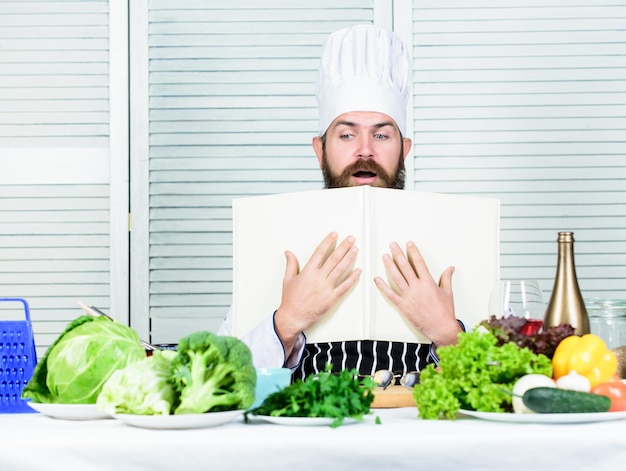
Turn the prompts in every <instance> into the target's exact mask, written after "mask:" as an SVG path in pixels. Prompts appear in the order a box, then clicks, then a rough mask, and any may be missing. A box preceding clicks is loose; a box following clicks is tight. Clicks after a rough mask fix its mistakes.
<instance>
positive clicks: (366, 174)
mask: <svg viewBox="0 0 626 471" xmlns="http://www.w3.org/2000/svg"><path fill="white" fill-rule="evenodd" d="M352 176H353V177H356V178H375V177H376V176H377V175H376V174H375V173H374V172H370V171H368V170H359V171H358V172H354V173H353V174H352Z"/></svg>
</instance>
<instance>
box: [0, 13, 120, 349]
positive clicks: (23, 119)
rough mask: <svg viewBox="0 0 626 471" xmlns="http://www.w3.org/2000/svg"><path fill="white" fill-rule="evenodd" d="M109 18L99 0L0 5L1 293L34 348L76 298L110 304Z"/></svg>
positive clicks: (61, 322) (64, 319)
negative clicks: (23, 311)
mask: <svg viewBox="0 0 626 471" xmlns="http://www.w3.org/2000/svg"><path fill="white" fill-rule="evenodd" d="M110 26H111V25H110V24H109V2H107V1H75V2H62V1H46V2H31V1H15V2H2V4H0V69H1V70H2V74H0V296H12V297H14V296H19V297H24V298H26V299H27V300H28V302H29V304H30V307H31V312H32V319H33V321H34V322H33V324H34V331H35V340H36V342H37V347H38V352H39V354H41V353H42V352H43V350H44V349H45V348H47V346H49V345H50V343H51V342H52V341H53V340H54V339H55V338H56V337H57V336H58V334H59V333H60V332H61V331H62V330H63V329H64V328H65V326H66V324H67V323H68V322H69V321H71V320H72V319H74V318H75V317H78V316H79V315H82V314H83V313H82V311H80V310H79V309H78V307H77V305H76V300H83V301H85V302H87V303H90V304H93V305H96V306H99V307H102V308H103V309H105V310H107V309H109V307H110V306H111V290H112V288H111V286H112V283H113V281H112V280H113V279H114V278H115V277H116V275H117V274H116V273H111V266H112V262H111V260H112V256H113V255H112V254H113V253H115V252H116V250H117V249H116V248H112V247H111V240H112V237H111V231H112V227H113V226H114V225H115V218H116V215H117V212H116V211H115V210H112V209H111V203H112V201H123V200H124V198H125V199H126V200H127V191H128V190H127V188H125V189H124V190H123V191H124V193H123V194H122V196H121V197H118V196H115V197H112V196H111V195H110V192H111V184H110V183H111V173H112V172H111V171H110V165H111V163H112V160H111V159H110V158H109V151H110V139H111V138H112V136H111V133H110V128H109V118H110V113H111V109H112V106H111V100H112V97H111V94H110V90H109V88H110V87H109V68H110V52H111V51H110V47H109V42H110V41H109V34H110V30H109V28H110ZM124 47H126V45H124ZM117 80H120V81H122V82H123V83H125V81H126V79H125V77H124V76H118V77H117ZM122 86H123V87H124V85H122ZM124 88H125V87H124ZM123 106H124V107H127V104H126V103H124V104H123ZM121 158H122V159H127V155H122V156H121ZM121 210H122V214H127V213H128V210H127V208H124V207H122V208H121ZM125 258H126V260H127V258H128V256H127V249H126V255H125ZM123 275H124V276H127V269H126V270H125V271H124V273H123ZM124 284H125V283H124ZM117 314H119V315H120V316H123V315H124V314H125V315H127V309H126V310H125V312H124V313H115V315H117ZM122 319H123V317H122Z"/></svg>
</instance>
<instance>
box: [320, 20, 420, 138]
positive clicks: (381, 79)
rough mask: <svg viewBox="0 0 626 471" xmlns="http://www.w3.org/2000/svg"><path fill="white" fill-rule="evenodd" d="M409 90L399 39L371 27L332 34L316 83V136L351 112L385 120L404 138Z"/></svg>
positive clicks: (407, 62) (406, 58)
mask: <svg viewBox="0 0 626 471" xmlns="http://www.w3.org/2000/svg"><path fill="white" fill-rule="evenodd" d="M412 84H413V69H412V64H411V54H410V52H409V50H408V49H407V47H406V46H405V45H404V43H403V42H402V40H401V39H400V37H399V36H398V35H396V34H394V33H391V32H389V31H387V30H385V29H383V28H380V27H378V26H374V25H357V26H353V27H350V28H345V29H342V30H339V31H336V32H335V33H333V34H331V35H330V36H329V37H328V39H327V40H326V42H325V43H324V47H323V50H322V58H321V62H320V68H319V73H318V80H317V101H318V105H319V135H320V136H321V135H323V134H324V133H325V132H326V130H327V129H328V126H330V124H331V123H332V122H333V120H334V119H335V118H337V116H339V115H341V114H343V113H347V112H350V111H375V112H378V113H384V114H386V115H389V116H390V117H391V118H393V120H394V121H395V122H396V124H397V125H398V128H399V129H400V132H401V133H402V135H403V136H406V108H407V100H408V97H409V90H410V88H411V86H412Z"/></svg>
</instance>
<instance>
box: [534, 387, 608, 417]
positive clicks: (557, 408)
mask: <svg viewBox="0 0 626 471" xmlns="http://www.w3.org/2000/svg"><path fill="white" fill-rule="evenodd" d="M522 401H523V402H524V404H525V405H526V407H528V408H529V409H530V410H532V411H533V412H537V413H539V414H572V413H581V412H582V413H585V412H607V411H608V410H609V409H610V407H611V399H609V398H608V397H606V396H600V395H599V394H592V393H588V392H582V391H572V390H569V389H559V388H549V387H543V386H542V387H538V388H532V389H529V390H527V391H526V392H525V393H524V395H523V396H522Z"/></svg>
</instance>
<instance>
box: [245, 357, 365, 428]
mask: <svg viewBox="0 0 626 471" xmlns="http://www.w3.org/2000/svg"><path fill="white" fill-rule="evenodd" d="M331 367H332V365H330V364H329V365H327V366H326V369H325V371H324V372H322V373H319V374H317V375H311V376H307V377H306V378H305V379H304V380H301V379H298V380H297V381H295V382H293V383H291V384H290V385H289V386H287V387H285V388H283V389H281V390H280V391H276V392H274V393H272V394H270V395H269V396H267V397H266V398H265V400H264V401H263V403H262V404H261V405H260V406H258V407H256V408H254V409H252V410H250V411H248V413H246V416H247V415H248V414H252V415H269V416H275V417H276V416H282V417H328V418H333V419H334V420H333V422H332V424H331V427H333V428H335V427H339V426H340V425H341V424H342V423H343V421H344V419H345V418H347V417H350V418H353V419H356V420H363V416H364V415H365V414H368V413H369V411H370V405H371V404H372V401H373V400H374V389H375V388H376V383H375V382H374V380H373V379H372V378H369V377H365V378H363V377H361V378H359V376H358V372H357V370H356V369H353V370H342V371H341V372H339V373H331Z"/></svg>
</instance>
